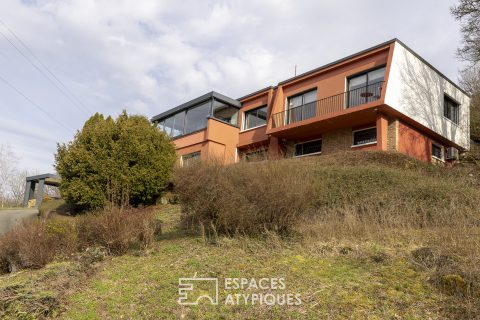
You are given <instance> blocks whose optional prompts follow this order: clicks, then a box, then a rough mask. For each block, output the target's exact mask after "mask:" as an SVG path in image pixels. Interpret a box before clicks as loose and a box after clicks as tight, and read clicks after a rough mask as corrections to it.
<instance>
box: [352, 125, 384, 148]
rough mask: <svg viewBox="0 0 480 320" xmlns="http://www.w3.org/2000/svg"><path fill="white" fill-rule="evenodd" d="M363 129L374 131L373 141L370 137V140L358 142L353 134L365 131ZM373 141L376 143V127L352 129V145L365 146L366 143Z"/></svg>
mask: <svg viewBox="0 0 480 320" xmlns="http://www.w3.org/2000/svg"><path fill="white" fill-rule="evenodd" d="M365 131H373V132H375V141H373V138H371V139H370V140H372V141H368V142H362V143H358V141H357V140H356V137H355V134H358V133H359V132H365ZM363 140H365V139H363ZM375 143H378V137H377V127H369V128H363V129H358V130H353V131H352V147H360V146H367V145H370V144H375Z"/></svg>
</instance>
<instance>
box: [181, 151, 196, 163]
mask: <svg viewBox="0 0 480 320" xmlns="http://www.w3.org/2000/svg"><path fill="white" fill-rule="evenodd" d="M199 160H200V151H197V152H192V153H189V154H185V155H183V156H182V167H187V166H190V165H192V164H194V163H196V162H197V161H199Z"/></svg>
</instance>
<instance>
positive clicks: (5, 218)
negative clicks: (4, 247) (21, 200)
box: [0, 209, 38, 235]
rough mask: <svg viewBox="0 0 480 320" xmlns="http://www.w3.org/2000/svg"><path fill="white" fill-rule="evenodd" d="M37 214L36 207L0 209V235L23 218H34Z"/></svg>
mask: <svg viewBox="0 0 480 320" xmlns="http://www.w3.org/2000/svg"><path fill="white" fill-rule="evenodd" d="M37 216H38V210H37V209H12V210H10V209H8V210H0V235H1V234H4V233H5V232H7V231H8V230H10V228H12V227H13V226H15V225H16V224H18V223H20V222H21V221H23V220H25V219H34V218H36V217H37Z"/></svg>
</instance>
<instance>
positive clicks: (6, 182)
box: [0, 144, 18, 208]
mask: <svg viewBox="0 0 480 320" xmlns="http://www.w3.org/2000/svg"><path fill="white" fill-rule="evenodd" d="M17 160H18V158H17V156H16V155H15V153H14V152H13V151H12V148H11V147H10V145H8V144H7V145H4V144H1V145H0V206H1V207H2V208H3V207H4V206H5V204H6V203H7V202H8V200H9V198H10V187H9V186H10V180H11V179H12V176H14V175H15V174H16V173H17V169H16V166H15V162H16V161H17Z"/></svg>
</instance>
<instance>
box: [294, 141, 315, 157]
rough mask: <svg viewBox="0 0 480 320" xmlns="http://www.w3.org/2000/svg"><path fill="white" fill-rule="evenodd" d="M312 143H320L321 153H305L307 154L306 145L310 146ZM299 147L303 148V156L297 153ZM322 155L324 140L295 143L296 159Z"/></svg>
mask: <svg viewBox="0 0 480 320" xmlns="http://www.w3.org/2000/svg"><path fill="white" fill-rule="evenodd" d="M312 142H320V151H315V152H309V153H305V152H304V147H305V144H309V143H312ZM299 146H301V148H302V151H301V154H299V153H298V152H297V151H298V147H299ZM321 153H322V139H314V140H309V141H303V142H299V143H295V153H294V157H295V158H297V157H305V156H312V155H316V154H321Z"/></svg>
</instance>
